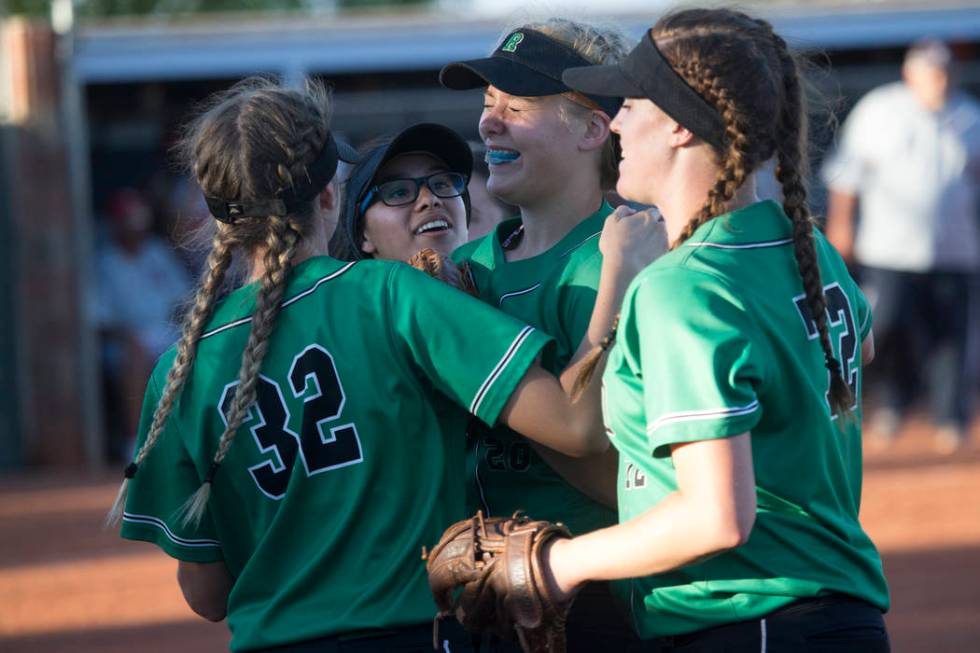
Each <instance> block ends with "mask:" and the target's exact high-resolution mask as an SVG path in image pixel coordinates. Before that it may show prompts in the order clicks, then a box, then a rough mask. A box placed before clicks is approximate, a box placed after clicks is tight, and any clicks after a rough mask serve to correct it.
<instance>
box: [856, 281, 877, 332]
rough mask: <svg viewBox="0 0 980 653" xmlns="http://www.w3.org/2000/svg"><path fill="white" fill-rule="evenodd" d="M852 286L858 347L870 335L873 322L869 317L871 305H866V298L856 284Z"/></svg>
mask: <svg viewBox="0 0 980 653" xmlns="http://www.w3.org/2000/svg"><path fill="white" fill-rule="evenodd" d="M853 286H854V299H855V305H856V306H857V330H858V333H860V334H861V338H860V341H859V343H858V344H859V345H860V343H862V342H864V339H865V338H867V337H868V334H869V333H871V324H872V322H873V321H874V320H873V318H872V316H871V304H870V303H868V298H867V297H865V296H864V293H863V292H861V289H860V288H859V287H858V285H857V284H853Z"/></svg>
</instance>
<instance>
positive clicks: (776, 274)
mask: <svg viewBox="0 0 980 653" xmlns="http://www.w3.org/2000/svg"><path fill="white" fill-rule="evenodd" d="M564 80H565V81H566V82H567V83H568V84H569V85H570V86H572V87H573V88H576V89H579V90H580V91H582V92H587V93H604V94H609V95H616V96H624V97H626V98H627V100H626V102H625V104H624V106H623V108H622V110H621V111H620V112H619V114H617V116H616V119H615V120H614V121H613V130H614V131H616V132H617V133H619V134H620V136H621V138H622V147H623V161H622V163H621V164H620V178H619V183H618V191H619V193H620V194H622V195H623V196H624V197H626V198H629V199H632V200H636V201H640V202H644V203H652V204H656V205H657V206H658V207H659V208H660V209H661V211H662V212H663V215H664V217H665V219H666V221H667V229H668V233H669V235H670V236H671V237H672V243H673V249H672V251H671V252H669V253H668V254H667V255H665V256H664V257H662V258H660V259H659V260H658V261H656V262H655V263H654V264H652V265H651V266H650V267H649V268H647V269H646V270H645V271H644V272H643V273H641V274H640V275H639V276H638V277H637V279H636V280H635V281H634V282H633V284H632V285H631V287H630V289H629V291H628V293H627V299H626V301H625V302H624V306H623V313H622V319H621V321H620V323H619V330H618V337H617V339H616V342H615V345H614V347H613V349H612V351H611V353H610V355H609V361H608V363H607V367H606V371H605V375H604V379H603V382H604V386H605V391H604V396H603V400H604V404H605V418H606V426H607V429H608V432H609V433H610V437H611V439H612V441H613V443H614V445H615V447H616V448H617V449H618V450H619V453H620V476H619V507H620V521H621V522H622V523H621V524H620V525H618V526H614V527H611V528H608V529H605V530H600V531H597V532H594V533H590V534H588V535H584V536H581V537H578V538H576V539H572V540H567V541H560V542H557V543H556V544H555V545H554V546H553V547H552V548H551V550H550V551H549V556H548V559H549V563H550V568H551V572H552V574H553V577H554V580H555V582H556V585H557V586H558V587H559V588H560V589H561V590H562V591H566V592H569V591H571V590H573V589H574V588H575V587H576V586H578V585H579V584H580V583H581V582H583V581H585V580H587V579H596V578H630V577H633V578H636V577H640V576H644V575H646V577H642V578H636V580H634V581H632V584H633V590H634V592H633V594H634V600H633V602H632V610H633V615H634V617H635V622H636V626H637V627H638V629H639V632H640V634H641V635H642V636H643V637H645V638H655V639H654V642H653V644H655V645H659V646H661V647H663V650H667V651H675V650H676V651H681V650H683V651H685V652H691V653H694V652H701V651H705V652H707V651H720V650H724V651H753V652H757V651H793V652H799V651H864V652H868V651H887V650H888V638H887V634H886V631H885V627H884V623H883V620H882V617H881V613H882V611H883V610H885V609H887V607H888V590H887V587H886V583H885V579H884V576H883V574H882V569H881V560H880V559H879V555H878V552H877V551H876V549H875V547H874V545H873V544H872V542H871V540H870V539H869V538H868V536H867V535H866V534H865V533H864V531H863V530H862V529H861V526H860V524H859V523H858V507H859V501H860V495H861V437H860V436H861V433H860V424H861V409H860V394H861V366H862V364H863V363H864V362H867V361H868V360H869V359H870V357H871V355H872V352H873V344H872V339H871V315H870V312H869V309H868V304H867V302H866V301H865V299H864V297H863V296H862V294H861V292H860V291H859V290H858V288H857V286H856V285H855V283H854V281H853V280H852V279H851V278H850V276H848V273H847V270H846V268H845V266H844V264H843V262H842V261H841V259H840V257H839V256H838V254H837V252H836V250H834V249H833V247H831V246H829V245H828V243H827V241H826V240H825V239H824V237H823V236H822V235H821V234H820V233H819V232H816V231H815V230H814V229H813V222H812V219H811V218H810V216H809V214H808V211H807V208H806V192H805V189H804V185H803V176H802V175H803V163H804V162H805V161H806V157H805V152H804V149H803V143H804V138H803V136H804V134H805V133H806V124H805V112H804V98H803V94H802V91H801V81H800V76H799V73H798V70H797V66H796V62H795V60H794V58H793V57H792V55H791V54H790V52H789V50H788V48H787V46H786V43H785V42H784V41H783V39H782V38H780V37H779V36H778V35H776V34H775V33H773V31H772V28H771V26H770V25H769V24H768V23H766V22H765V21H762V20H757V19H753V18H750V17H748V16H746V15H744V14H741V13H738V12H734V11H730V10H687V11H681V12H678V13H676V14H673V15H669V16H667V17H665V18H663V19H661V20H660V21H659V22H658V23H657V24H656V25H655V26H654V27H653V28H652V30H650V31H649V32H648V33H647V35H645V37H644V38H643V39H642V41H641V43H640V44H639V45H638V46H637V47H636V48H635V49H634V50H633V52H631V53H630V55H629V56H628V57H627V58H626V59H625V60H624V61H622V62H621V63H620V64H618V65H615V66H600V67H592V68H583V69H579V70H571V71H568V72H566V73H565V75H564ZM771 157H776V159H777V163H778V166H777V177H778V179H779V180H780V183H781V185H782V191H783V196H784V198H785V199H784V201H783V205H782V206H779V205H778V204H776V203H774V202H759V201H758V200H757V199H756V198H755V179H754V175H753V172H754V171H755V170H757V169H758V168H759V166H761V165H762V164H763V163H764V162H765V161H767V160H768V159H769V158H771Z"/></svg>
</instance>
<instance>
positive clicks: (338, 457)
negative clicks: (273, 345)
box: [218, 345, 363, 499]
mask: <svg viewBox="0 0 980 653" xmlns="http://www.w3.org/2000/svg"><path fill="white" fill-rule="evenodd" d="M288 376H289V379H288V383H289V389H290V390H291V391H292V393H293V396H294V397H296V398H297V399H299V398H302V399H303V422H302V427H301V430H300V432H299V433H296V432H295V431H293V430H291V429H290V428H289V408H288V407H287V406H286V400H285V397H284V396H283V393H282V388H281V387H280V386H279V384H278V383H277V382H276V381H274V380H272V379H270V378H269V377H267V376H265V375H260V376H259V380H258V382H257V384H256V387H255V403H253V404H252V406H251V408H250V409H249V413H248V416H247V418H246V420H245V422H244V424H243V426H247V427H248V428H249V430H250V431H251V433H252V438H253V439H254V440H255V443H256V445H258V448H259V451H261V452H262V453H264V454H269V455H270V456H271V459H270V460H266V461H264V462H261V463H259V464H257V465H253V466H252V467H250V468H249V470H248V471H249V473H250V474H251V475H252V478H253V479H255V483H256V485H258V486H259V489H260V490H261V491H262V493H263V494H265V495H266V496H268V497H269V498H271V499H281V498H282V497H283V496H284V495H285V494H286V487H287V486H288V485H289V480H290V478H291V477H292V474H293V467H294V466H295V464H296V458H297V457H298V458H299V459H300V460H302V461H303V468H304V469H305V470H306V474H307V476H313V475H314V474H320V473H321V472H327V471H330V470H332V469H338V468H340V467H347V466H348V465H356V464H357V463H359V462H361V461H362V460H363V458H362V454H361V440H360V438H359V437H358V436H357V427H356V426H354V424H341V425H338V426H332V427H330V426H329V425H328V422H332V421H335V420H337V419H338V418H339V417H340V413H341V412H342V411H343V409H344V403H345V401H346V396H345V395H344V388H343V386H342V385H341V384H340V377H339V376H338V375H337V366H336V365H334V361H333V357H332V356H331V355H330V353H329V352H327V350H326V349H324V348H323V347H321V346H319V345H310V346H309V347H307V348H306V349H304V350H303V351H301V352H300V353H299V354H297V355H296V356H295V357H294V358H293V363H292V365H291V366H290V368H289V375H288ZM237 387H238V382H237V381H236V382H234V383H230V384H228V385H227V386H225V389H224V392H223V393H222V395H221V401H219V402H218V406H219V412H220V413H221V419H222V420H223V421H224V422H225V424H227V423H228V417H227V415H228V412H229V409H230V407H231V401H232V399H233V398H234V396H235V389H236V388H237Z"/></svg>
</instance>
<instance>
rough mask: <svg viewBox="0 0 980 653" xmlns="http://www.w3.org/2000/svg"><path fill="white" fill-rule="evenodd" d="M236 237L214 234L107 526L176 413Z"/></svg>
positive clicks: (119, 512) (115, 517) (117, 514)
mask: <svg viewBox="0 0 980 653" xmlns="http://www.w3.org/2000/svg"><path fill="white" fill-rule="evenodd" d="M233 246H234V237H233V236H232V235H231V233H230V232H229V231H228V230H226V229H218V231H217V233H216V234H215V235H214V240H213V242H212V246H211V252H210V254H208V259H207V263H206V266H205V272H204V275H203V277H202V279H201V283H200V287H199V289H198V291H197V294H196V295H195V298H194V307H193V309H191V312H190V313H189V314H188V315H187V318H186V319H185V320H184V327H183V332H182V334H181V338H180V341H179V343H178V344H177V355H176V357H175V358H174V362H173V365H172V366H171V367H170V371H169V372H168V373H167V382H166V384H165V385H164V388H163V393H162V395H161V397H160V401H159V402H158V403H157V407H156V410H155V411H154V412H153V421H152V422H151V424H150V430H149V432H148V433H147V436H146V440H144V442H143V446H141V447H140V449H139V451H137V452H136V456H135V457H134V458H133V462H131V463H130V464H129V465H128V466H127V467H126V471H125V475H124V476H125V477H124V478H123V481H122V484H120V486H119V491H118V492H117V493H116V500H115V501H114V502H113V504H112V507H111V508H110V509H109V514H108V515H107V516H106V525H107V526H111V525H114V524H117V523H118V522H119V520H120V519H121V518H122V513H123V508H124V507H125V504H126V495H127V493H128V489H129V480H130V479H131V478H133V477H134V476H135V475H136V471H137V470H138V469H139V466H140V465H141V464H142V463H143V461H144V460H146V457H147V455H149V453H150V450H151V449H153V446H154V445H155V444H156V443H157V440H158V439H159V437H160V434H161V433H163V427H164V425H165V424H166V423H167V418H168V417H169V416H170V413H171V412H172V410H173V407H174V404H175V403H176V400H177V397H179V396H180V392H181V390H182V389H183V388H184V383H185V382H186V381H187V377H188V376H189V375H190V371H191V369H192V367H193V366H194V358H195V357H196V355H197V342H198V340H199V339H200V337H201V333H202V332H203V331H204V326H205V325H206V324H207V322H208V320H210V319H211V313H212V312H213V310H214V299H215V297H216V296H217V294H218V291H219V290H220V289H221V286H222V284H223V283H224V279H225V274H226V272H227V271H228V267H229V266H230V265H231V258H232V249H233Z"/></svg>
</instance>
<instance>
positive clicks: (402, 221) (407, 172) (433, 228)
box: [361, 152, 467, 261]
mask: <svg viewBox="0 0 980 653" xmlns="http://www.w3.org/2000/svg"><path fill="white" fill-rule="evenodd" d="M448 170H449V168H447V167H446V164H445V163H443V162H442V161H440V160H439V159H437V158H436V157H434V156H432V155H431V154H425V153H422V152H418V153H415V152H413V153H409V154H401V155H399V156H396V157H394V158H393V159H391V160H390V161H388V162H387V163H385V164H384V165H383V166H381V168H380V169H379V170H378V174H376V175H375V177H374V179H373V180H372V182H371V185H372V186H374V185H377V184H381V183H384V182H386V181H390V180H392V179H403V178H415V177H425V176H426V175H431V174H433V173H436V172H446V171H448ZM466 238H467V229H466V208H465V206H464V205H463V198H462V197H450V198H443V197H437V196H436V195H435V194H433V193H432V191H430V190H429V189H428V187H426V185H425V184H423V185H422V187H421V188H420V189H419V196H418V197H417V198H416V200H415V201H414V202H412V203H410V204H405V205H403V206H388V205H387V204H385V203H384V202H382V201H381V200H380V198H378V197H377V196H375V199H374V203H373V204H371V206H369V207H368V209H367V210H366V211H365V212H364V242H363V243H362V244H361V250H363V251H364V253H365V254H368V255H369V256H372V257H374V258H382V259H392V260H398V261H407V260H408V259H409V258H411V257H412V256H414V255H415V254H416V253H417V252H418V251H419V250H421V249H425V248H426V247H429V248H432V249H434V250H435V251H437V252H439V253H440V254H443V255H446V256H448V255H449V254H450V253H452V251H453V250H454V249H456V248H457V247H459V246H460V245H462V244H463V243H465V242H466Z"/></svg>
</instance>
